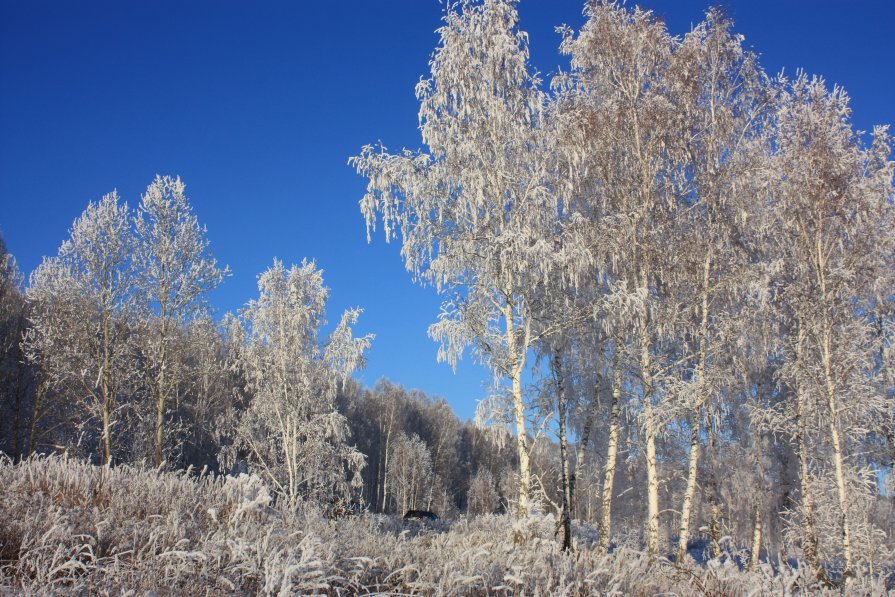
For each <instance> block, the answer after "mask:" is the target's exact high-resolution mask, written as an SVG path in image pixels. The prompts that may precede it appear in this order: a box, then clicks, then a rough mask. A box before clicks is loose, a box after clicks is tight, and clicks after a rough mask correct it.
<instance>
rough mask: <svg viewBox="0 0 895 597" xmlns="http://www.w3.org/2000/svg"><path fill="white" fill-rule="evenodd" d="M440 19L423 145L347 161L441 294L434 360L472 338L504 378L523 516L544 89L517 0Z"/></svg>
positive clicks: (369, 213)
mask: <svg viewBox="0 0 895 597" xmlns="http://www.w3.org/2000/svg"><path fill="white" fill-rule="evenodd" d="M444 20H445V25H444V26H443V27H442V28H441V29H439V35H440V38H441V41H440V44H439V46H438V48H437V49H436V51H435V54H434V55H433V58H432V60H431V63H430V66H431V77H430V78H428V79H425V80H423V81H421V82H420V84H419V85H418V86H417V90H416V91H417V98H418V99H419V101H420V112H419V117H420V130H421V132H422V140H423V143H425V144H426V145H427V146H428V153H421V152H420V153H413V152H410V151H405V152H403V153H400V154H389V153H387V151H386V150H385V149H384V148H379V149H376V148H374V147H370V146H368V147H365V148H364V149H363V151H362V153H361V154H360V155H359V156H357V157H354V158H352V159H351V163H352V164H353V165H354V166H355V167H356V168H357V171H358V172H359V173H361V174H362V175H364V176H366V177H367V179H368V186H367V194H366V195H365V196H364V198H363V199H362V200H361V210H362V212H363V214H364V217H365V218H366V220H367V224H368V231H369V229H370V228H371V227H374V226H375V223H376V221H377V216H378V217H381V220H382V224H383V227H384V229H385V235H386V239H392V238H395V237H396V236H397V235H398V233H399V232H400V234H401V237H402V240H403V246H402V250H401V254H402V256H403V258H404V260H405V264H406V266H407V268H408V270H410V272H411V273H412V274H413V276H414V277H415V278H416V279H417V280H419V281H421V282H423V283H426V284H431V285H434V286H435V287H436V289H437V290H438V291H439V292H443V293H446V294H448V298H447V300H445V302H444V303H443V306H442V312H441V314H440V316H439V320H438V322H437V323H436V324H434V325H432V327H431V328H430V329H429V334H430V336H432V338H433V339H435V340H436V341H437V342H439V343H440V349H439V353H438V355H439V359H440V360H446V361H448V362H450V363H451V364H456V362H457V359H459V358H460V356H461V354H462V353H463V351H464V349H465V348H467V347H472V349H473V353H474V355H475V356H476V357H477V358H478V359H480V360H481V361H482V362H484V363H486V364H487V365H488V366H489V367H490V368H491V369H492V370H493V372H494V375H495V378H496V379H497V380H503V381H505V382H507V383H508V385H509V392H508V393H509V396H510V397H511V400H512V408H513V417H514V423H515V431H516V445H517V454H518V458H519V495H518V514H519V515H520V516H525V515H527V513H528V508H529V506H528V502H529V494H530V491H531V471H530V466H529V454H528V432H527V428H526V402H525V398H524V396H523V382H522V375H523V371H524V370H525V367H526V359H527V355H528V351H529V348H530V346H531V344H532V339H533V336H532V326H531V313H530V307H529V298H530V297H528V296H527V294H526V293H527V291H529V290H530V289H532V288H534V286H535V282H536V280H537V279H538V277H539V272H540V271H541V270H542V268H543V264H545V263H547V262H548V261H549V256H550V254H551V249H552V244H551V243H550V242H549V241H547V240H545V239H546V238H548V235H547V234H545V233H544V227H545V222H546V221H549V220H550V218H551V214H553V213H555V206H554V203H555V198H554V196H553V195H552V194H551V193H550V192H549V189H548V186H547V168H546V163H545V161H544V155H543V145H544V142H543V138H542V137H541V136H539V134H538V133H539V128H540V126H541V123H542V115H543V103H544V95H543V93H542V92H541V91H540V90H539V88H538V86H539V80H538V78H537V76H536V75H534V74H533V73H532V72H531V69H530V67H529V64H528V43H527V36H526V35H525V34H524V33H523V32H521V31H520V30H519V29H518V14H517V12H516V6H515V3H514V2H511V1H508V0H484V1H482V2H477V1H471V0H464V1H463V2H460V3H458V4H457V5H451V6H450V7H449V8H448V9H447V12H446V14H445V17H444ZM368 235H369V234H368Z"/></svg>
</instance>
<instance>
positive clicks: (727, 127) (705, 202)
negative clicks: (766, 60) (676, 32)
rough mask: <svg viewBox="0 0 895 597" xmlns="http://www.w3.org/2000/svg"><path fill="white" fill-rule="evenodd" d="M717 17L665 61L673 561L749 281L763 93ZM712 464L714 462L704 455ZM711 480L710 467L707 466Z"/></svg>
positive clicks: (751, 60)
mask: <svg viewBox="0 0 895 597" xmlns="http://www.w3.org/2000/svg"><path fill="white" fill-rule="evenodd" d="M742 42H743V40H742V37H741V36H738V35H736V34H734V33H733V31H732V23H731V22H730V20H729V19H727V18H725V17H724V15H723V14H722V13H721V12H720V11H719V10H714V9H713V10H710V11H709V12H708V13H707V15H706V18H705V20H704V21H703V22H702V23H700V24H699V25H697V26H696V27H694V28H693V29H692V30H691V31H690V32H689V33H688V34H687V35H685V36H684V38H683V40H682V42H681V44H680V46H679V47H678V48H677V49H676V51H675V53H674V57H673V62H674V63H675V64H674V67H673V68H672V69H671V72H672V73H673V74H674V77H673V80H672V81H671V88H672V89H671V97H672V99H673V101H674V103H675V106H676V109H677V110H678V111H680V112H681V113H682V116H683V118H684V119H685V123H684V126H685V130H686V134H685V136H684V145H683V148H682V166H683V178H684V183H683V184H684V187H685V189H684V193H682V199H681V202H682V208H683V209H682V215H681V216H680V217H679V218H678V223H677V226H676V234H677V235H678V239H677V242H676V243H675V245H674V247H675V249H674V250H675V252H677V253H678V255H679V257H680V261H681V264H682V265H681V267H680V269H681V270H682V271H681V276H680V277H681V280H682V282H683V283H682V284H681V288H680V294H679V299H678V300H680V301H681V302H682V304H684V305H686V307H685V309H686V310H687V311H688V312H689V313H688V315H689V317H685V321H684V327H685V337H686V341H687V343H688V345H689V346H688V348H687V353H689V354H692V355H693V357H692V359H690V360H689V363H688V366H687V368H686V369H685V371H684V375H683V379H684V380H685V383H684V384H683V385H682V386H681V387H680V390H681V391H680V394H679V397H678V402H679V405H678V406H679V409H680V411H681V412H682V413H684V418H685V420H686V422H687V425H689V427H690V429H689V432H690V433H689V436H690V446H689V458H688V466H687V484H686V488H685V490H684V497H683V503H682V505H681V519H680V531H679V534H678V548H677V559H676V561H678V562H681V561H682V560H683V558H684V556H685V555H686V552H687V543H688V541H689V538H690V523H691V516H692V511H693V505H694V497H695V494H696V488H697V475H698V472H699V461H700V451H701V447H702V442H703V437H704V436H706V434H707V435H708V437H709V444H710V445H715V444H716V437H715V436H716V435H717V433H718V423H719V422H720V420H721V417H720V416H719V414H718V413H719V409H720V408H722V405H721V403H720V399H721V396H722V395H723V394H724V391H725V388H726V387H729V386H730V383H731V376H732V375H733V373H734V372H733V371H732V368H731V367H730V366H729V365H730V360H729V359H726V357H727V356H729V353H730V348H731V345H732V344H733V343H734V339H735V338H736V334H737V333H738V332H737V331H736V330H737V328H736V326H735V325H733V320H734V318H735V317H736V316H737V310H738V309H741V308H742V304H741V301H740V300H739V297H740V294H741V289H742V288H743V287H744V286H745V285H746V284H747V283H748V281H749V280H750V278H751V277H754V273H753V270H755V268H754V267H752V266H753V263H754V259H752V258H751V257H752V256H751V255H750V248H749V242H748V239H747V238H745V237H747V236H748V235H747V234H745V233H744V232H743V230H744V229H745V228H747V227H749V226H752V225H755V222H754V221H751V220H750V218H749V215H750V214H751V213H752V212H754V211H755V209H756V206H755V204H757V203H758V201H757V197H759V196H761V195H760V194H759V189H760V188H761V186H762V184H761V181H759V180H758V179H759V173H762V172H765V171H766V169H763V168H764V166H765V164H766V160H765V159H764V157H765V156H766V155H767V143H766V139H767V136H766V133H767V131H768V127H767V126H766V124H767V115H768V114H769V113H770V109H769V104H770V101H769V100H770V91H769V84H768V81H767V78H766V77H765V76H764V74H763V73H762V71H761V69H760V67H759V66H758V64H757V58H756V56H754V55H753V54H751V53H749V52H746V51H745V50H744V49H743V47H742ZM708 457H709V458H712V459H714V457H715V455H713V454H709V455H708ZM708 468H709V470H710V471H714V470H715V469H714V462H710V463H709V466H708ZM710 477H711V479H710V482H709V484H708V486H709V487H708V489H709V491H710V492H711V495H710V501H711V503H712V514H711V516H712V521H711V524H710V525H709V528H710V529H712V531H713V541H715V545H717V540H718V539H719V538H720V531H719V525H720V523H719V521H718V520H717V517H718V516H719V514H720V508H719V505H718V496H717V480H716V479H715V478H714V477H715V475H714V474H710Z"/></svg>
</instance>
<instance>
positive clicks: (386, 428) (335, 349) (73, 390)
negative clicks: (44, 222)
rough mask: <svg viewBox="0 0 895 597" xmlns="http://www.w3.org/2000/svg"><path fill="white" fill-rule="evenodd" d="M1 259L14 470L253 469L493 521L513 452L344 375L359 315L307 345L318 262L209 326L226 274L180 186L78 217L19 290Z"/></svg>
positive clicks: (342, 497) (360, 342)
mask: <svg viewBox="0 0 895 597" xmlns="http://www.w3.org/2000/svg"><path fill="white" fill-rule="evenodd" d="M0 243H2V239H0ZM0 257H2V270H0V309H2V311H0V326H2V327H0V340H2V342H3V360H2V366H0V374H2V379H0V392H2V405H0V406H2V412H0V421H2V430H0V431H2V434H0V449H2V451H3V452H4V453H5V454H6V455H7V456H9V457H10V458H12V459H13V460H14V461H20V460H23V459H26V458H28V457H30V456H31V455H33V454H47V453H66V454H69V455H73V456H76V457H80V458H85V459H88V460H90V461H93V462H94V463H96V464H123V463H129V464H138V465H139V464H143V465H146V466H159V465H163V466H165V467H167V468H175V469H185V468H188V467H192V468H193V469H194V470H197V471H199V470H203V469H205V470H208V471H211V472H214V473H219V474H225V473H231V474H238V473H240V472H252V473H255V474H258V475H260V476H261V477H263V478H264V479H265V481H266V482H267V483H268V484H269V485H270V486H271V488H272V489H274V490H275V491H276V492H277V494H278V495H279V496H280V498H282V499H285V500H286V501H287V502H290V503H293V504H294V503H297V502H298V501H300V500H302V501H309V502H313V503H318V504H320V505H322V506H324V507H325V508H333V509H338V511H343V510H344V509H345V508H354V509H357V508H364V509H369V510H371V511H375V512H383V513H393V512H398V513H403V512H404V511H406V510H407V509H411V508H417V509H434V510H436V511H438V512H439V513H440V514H442V515H444V516H448V517H451V516H455V515H457V514H459V513H461V512H467V511H470V512H472V513H496V512H500V511H506V509H507V501H508V500H509V499H511V498H510V493H511V491H512V489H511V487H512V485H511V478H512V472H511V471H512V469H513V459H514V458H515V455H514V453H513V452H512V450H508V449H506V448H503V447H502V446H501V445H499V444H498V443H497V442H495V441H494V439H493V437H492V436H493V434H492V433H490V432H488V431H483V430H480V429H477V428H476V427H475V426H474V425H473V424H472V423H471V422H462V421H460V420H459V418H458V417H457V416H456V415H455V414H454V413H453V411H452V410H451V408H450V407H449V406H448V405H447V403H446V402H445V401H444V400H443V399H436V398H433V397H430V396H427V395H425V394H423V393H421V392H419V391H410V392H409V391H407V390H405V389H404V388H402V387H400V386H397V385H394V384H392V383H390V382H388V381H385V380H383V381H381V382H379V383H378V384H377V385H376V386H375V387H373V388H361V387H360V386H359V384H358V383H357V382H356V381H354V380H353V379H351V378H350V377H349V374H350V373H351V372H352V371H353V370H355V369H356V368H357V367H358V366H361V365H362V361H363V352H364V351H365V350H366V349H367V348H368V347H369V344H370V341H371V339H372V338H371V337H364V338H353V337H352V335H351V329H350V326H351V324H352V323H353V322H354V321H355V320H356V318H357V316H358V315H359V311H358V310H350V311H348V312H346V313H345V314H344V315H343V317H342V320H341V322H340V324H339V325H338V326H336V328H335V330H334V331H333V332H332V334H330V335H329V337H328V338H326V339H322V338H320V337H319V336H320V334H319V331H320V326H321V325H323V323H324V319H323V318H324V305H325V302H326V298H327V289H326V287H325V286H324V285H323V278H322V272H321V270H319V269H318V268H317V267H316V266H315V264H313V263H302V264H301V265H299V266H292V267H291V268H289V269H287V268H286V267H285V266H284V265H283V264H282V263H281V262H279V261H274V264H273V266H272V267H271V268H270V269H269V270H267V271H266V272H264V273H263V274H262V275H261V276H260V278H259V297H258V299H256V300H253V301H249V303H247V305H246V307H245V308H244V309H243V310H242V311H241V312H240V315H239V316H238V317H237V316H234V315H231V314H227V315H225V316H224V317H223V318H222V320H221V321H215V320H214V319H213V318H212V317H211V314H210V312H209V310H208V309H207V305H206V304H205V303H204V299H203V297H204V294H205V293H206V292H207V291H208V290H210V289H211V288H213V287H214V286H215V285H217V284H219V283H220V282H221V281H222V280H223V278H224V276H225V275H226V273H227V270H226V269H220V268H218V267H217V265H216V263H215V261H214V259H213V257H212V256H211V254H210V252H209V251H208V242H207V240H206V239H205V238H204V229H203V228H201V227H200V226H199V224H198V222H197V219H196V217H195V216H194V215H193V214H192V210H191V207H190V204H189V201H188V199H187V197H186V195H185V194H184V185H183V183H182V182H181V181H180V180H179V179H171V178H168V177H159V178H157V179H156V180H155V181H154V182H153V183H152V184H151V185H150V186H149V188H148V189H147V192H146V194H144V195H143V197H142V201H141V203H140V205H139V207H138V208H137V210H131V209H129V208H128V206H127V205H126V204H125V203H123V202H122V201H121V200H120V199H119V198H118V197H117V195H115V194H110V195H108V196H106V197H104V198H103V199H102V200H101V201H99V202H97V203H91V204H90V205H89V206H88V207H87V209H86V210H85V212H84V213H83V215H82V216H81V217H80V218H79V219H78V220H77V221H76V222H75V223H74V224H73V227H72V230H71V238H70V239H68V240H66V241H65V242H64V243H63V245H62V247H61V248H60V251H59V254H58V255H57V256H55V257H51V258H47V259H45V260H44V262H43V263H42V264H41V265H40V266H39V267H38V268H37V270H36V271H35V272H33V273H32V275H31V276H30V281H29V283H28V284H27V287H25V288H23V286H24V281H23V279H22V275H21V274H20V273H19V271H18V269H17V267H16V264H15V260H14V258H13V256H12V255H11V254H10V253H9V252H8V251H7V250H6V249H5V246H3V245H2V244H0ZM501 483H503V484H502V485H501Z"/></svg>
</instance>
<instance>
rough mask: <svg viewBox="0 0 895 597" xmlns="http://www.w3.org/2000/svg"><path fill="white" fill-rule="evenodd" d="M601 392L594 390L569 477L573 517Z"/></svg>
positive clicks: (570, 503)
mask: <svg viewBox="0 0 895 597" xmlns="http://www.w3.org/2000/svg"><path fill="white" fill-rule="evenodd" d="M598 391H599V390H597V389H594V396H593V398H592V399H591V402H590V404H589V405H588V409H587V415H586V416H585V419H584V428H583V429H582V430H581V439H580V440H579V441H578V451H577V453H576V455H575V468H574V469H573V470H572V472H571V473H570V475H569V511H570V514H571V515H573V516H574V515H576V511H577V510H576V506H575V484H576V483H577V482H578V472H579V471H580V470H581V469H582V467H583V465H584V458H585V454H586V450H587V442H588V441H589V440H590V430H591V427H593V424H594V417H595V416H596V413H597V404H598V402H599V401H598V400H597V392H598Z"/></svg>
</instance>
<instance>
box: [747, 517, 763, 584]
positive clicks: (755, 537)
mask: <svg viewBox="0 0 895 597" xmlns="http://www.w3.org/2000/svg"><path fill="white" fill-rule="evenodd" d="M752 512H753V513H752V516H753V518H754V521H755V522H754V526H753V527H752V555H751V557H750V558H749V571H750V572H755V571H756V570H757V569H758V558H759V556H760V555H761V508H760V507H759V504H758V502H756V503H755V506H753V507H752Z"/></svg>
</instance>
